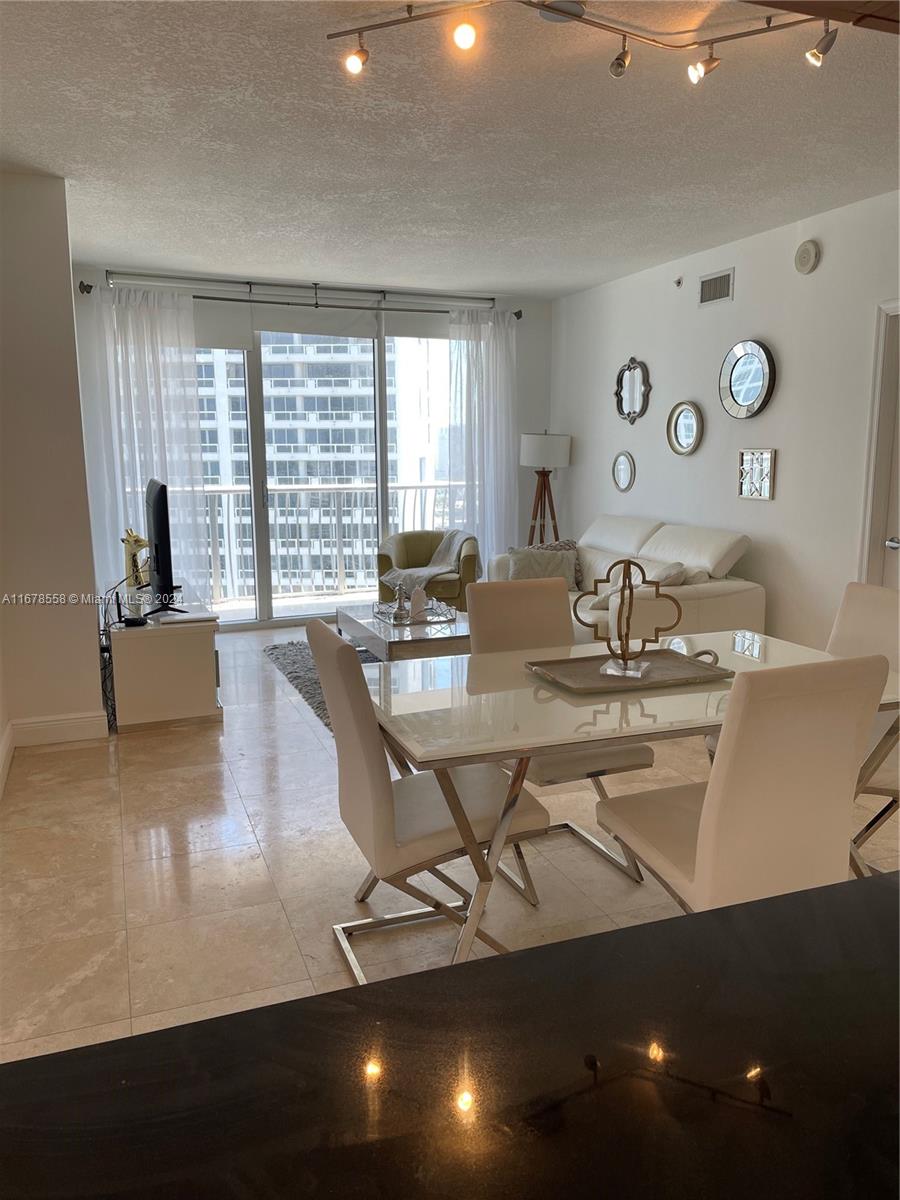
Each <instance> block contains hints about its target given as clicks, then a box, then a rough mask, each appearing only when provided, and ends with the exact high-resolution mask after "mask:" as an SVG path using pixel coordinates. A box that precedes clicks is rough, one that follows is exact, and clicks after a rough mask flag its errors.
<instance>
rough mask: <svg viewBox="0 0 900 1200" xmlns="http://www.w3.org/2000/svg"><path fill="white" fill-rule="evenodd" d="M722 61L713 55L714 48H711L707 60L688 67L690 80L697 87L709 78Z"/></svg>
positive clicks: (704, 59) (702, 59) (701, 60)
mask: <svg viewBox="0 0 900 1200" xmlns="http://www.w3.org/2000/svg"><path fill="white" fill-rule="evenodd" d="M721 61H722V60H721V59H720V58H716V56H715V54H713V48H712V46H710V48H709V54H708V55H707V56H706V58H701V59H700V61H699V62H695V63H691V65H690V66H689V67H688V79H689V80H690V81H691V83H693V84H694V86H696V85H697V84H698V83H700V82H701V81H702V80H704V79H705V78H706V77H707V75H708V74H709V73H710V71H714V70H715V69H716V67H717V66H718V65H719V63H720V62H721Z"/></svg>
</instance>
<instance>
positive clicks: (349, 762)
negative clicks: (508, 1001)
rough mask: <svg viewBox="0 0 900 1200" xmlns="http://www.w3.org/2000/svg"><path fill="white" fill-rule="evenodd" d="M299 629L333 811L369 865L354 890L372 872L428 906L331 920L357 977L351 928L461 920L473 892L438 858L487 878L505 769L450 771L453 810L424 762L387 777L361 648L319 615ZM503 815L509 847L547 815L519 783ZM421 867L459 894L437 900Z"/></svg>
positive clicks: (369, 885) (371, 878)
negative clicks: (310, 662) (331, 745)
mask: <svg viewBox="0 0 900 1200" xmlns="http://www.w3.org/2000/svg"><path fill="white" fill-rule="evenodd" d="M306 635H307V638H308V639H309V645H310V648H311V649H312V653H313V657H314V659H315V662H316V667H317V669H318V672H319V678H320V680H321V684H322V691H323V693H324V696H325V703H326V705H327V706H328V715H329V717H330V718H331V726H332V730H333V732H334V740H335V747H336V750H337V759H338V804H339V807H340V813H341V820H342V821H343V823H344V825H345V826H346V828H347V831H348V832H349V834H350V836H351V837H352V838H353V840H354V842H355V843H356V845H357V846H358V847H359V849H360V851H361V852H362V854H363V855H364V857H365V859H366V862H367V863H368V864H369V867H370V871H369V874H368V875H367V876H366V879H365V880H364V881H363V883H362V885H361V887H360V888H359V890H358V891H357V893H356V899H357V900H358V901H360V902H362V901H364V900H366V899H367V898H368V897H369V895H371V892H372V890H373V888H374V887H375V885H376V884H377V883H378V882H379V880H383V881H384V882H385V883H389V884H390V885H391V886H392V887H395V888H397V889H398V890H399V891H401V892H405V893H406V894H407V895H408V896H412V897H413V899H415V900H417V901H419V902H420V903H421V904H424V905H426V906H427V907H425V908H421V909H415V910H412V911H410V912H403V913H396V914H394V915H392V916H385V917H368V918H365V919H363V920H359V921H349V922H343V923H341V924H338V925H334V926H333V927H332V928H333V930H334V933H335V937H336V938H337V942H338V945H339V947H340V949H341V952H342V953H343V955H344V958H345V959H346V961H347V963H348V965H349V967H350V970H351V971H352V972H353V976H354V978H355V979H356V981H357V982H358V983H365V982H366V978H365V975H364V974H363V971H362V968H361V967H360V964H359V961H358V959H357V957H356V955H355V954H354V953H353V950H352V949H351V946H350V939H351V937H354V936H357V935H359V934H361V933H365V932H370V931H372V930H376V929H386V928H389V927H391V926H393V925H401V924H407V923H409V922H411V921H420V920H424V919H427V918H433V917H435V916H441V917H446V918H447V919H448V920H450V921H452V922H454V923H455V924H457V925H459V926H463V925H464V924H465V921H466V917H467V915H468V912H469V906H470V904H471V903H472V894H471V893H470V892H469V891H468V890H467V889H466V888H464V887H463V886H462V885H461V884H460V883H458V882H457V880H456V879H454V878H453V877H452V876H450V875H447V874H446V873H445V872H443V871H442V870H441V869H440V868H441V866H442V865H444V864H445V863H448V862H450V861H452V860H454V859H458V858H464V857H466V856H468V857H469V859H470V861H471V862H472V865H473V867H474V868H475V871H476V875H477V877H478V880H479V886H483V885H484V882H485V879H486V878H487V880H488V881H489V880H490V875H489V874H488V875H487V876H486V871H485V866H486V859H485V854H484V849H485V847H486V846H488V845H489V844H490V842H491V840H492V838H493V836H494V832H495V830H496V829H497V828H498V822H499V821H500V819H501V814H502V813H503V812H504V807H505V806H506V804H507V798H508V792H509V788H510V779H509V776H508V775H507V774H506V773H505V772H504V771H502V770H501V769H500V768H499V767H497V766H494V765H493V764H490V763H487V764H479V765H475V766H466V767H457V768H454V769H453V770H450V771H448V772H447V774H448V775H449V777H450V780H451V783H452V792H453V793H454V806H455V810H456V811H454V812H451V809H450V807H449V801H448V800H447V799H445V795H444V792H443V791H442V790H441V788H440V786H439V784H438V782H437V780H436V778H435V775H434V773H433V772H431V771H422V772H419V773H417V774H409V775H406V776H404V777H402V778H400V779H396V780H391V777H390V770H389V768H388V762H387V757H386V754H385V747H384V742H383V740H382V737H381V733H380V730H379V727H378V721H377V719H376V717H375V709H374V707H373V704H372V700H371V697H370V695H369V690H368V688H367V686H366V681H365V678H364V676H363V672H362V667H361V666H360V662H359V655H358V654H357V652H356V650H355V649H354V648H353V646H351V645H350V644H349V643H348V642H345V641H344V640H343V638H340V637H338V635H337V634H336V633H334V632H333V631H332V630H331V629H329V628H328V626H327V625H326V624H325V623H324V622H323V621H318V620H316V621H310V622H309V624H308V625H307V627H306ZM507 819H508V820H509V824H508V827H507V836H506V843H507V844H513V843H514V844H515V845H516V847H517V848H518V844H519V843H520V842H522V841H524V840H526V839H527V838H530V837H535V836H537V835H539V834H543V833H544V832H545V831H546V829H547V826H548V824H549V821H550V818H549V816H548V814H547V810H546V809H545V808H544V806H543V805H542V804H540V803H539V802H538V801H537V800H536V799H535V797H534V796H533V795H532V794H531V792H529V791H528V790H527V788H525V787H524V786H523V787H522V788H521V791H520V792H519V797H518V801H517V803H516V804H515V807H514V808H513V809H512V813H511V817H508V818H507ZM519 853H521V850H520V849H519ZM520 865H521V860H520ZM423 873H428V874H430V875H431V876H432V877H433V878H435V879H437V880H438V881H439V882H440V883H442V884H443V885H444V886H445V887H447V888H449V889H450V890H451V891H453V892H455V893H456V894H457V895H458V896H460V897H461V899H460V900H459V901H454V902H452V903H445V902H444V901H442V900H439V899H437V897H435V896H433V895H431V893H430V892H427V891H426V890H425V889H424V888H422V887H420V886H419V885H418V884H415V883H413V882H412V878H413V877H414V876H416V875H419V874H423ZM476 890H477V889H476ZM475 937H477V938H478V939H480V940H481V941H483V942H485V943H486V944H487V945H488V946H490V947H491V949H493V950H495V951H497V952H498V953H505V951H506V947H505V946H504V945H502V943H500V942H498V941H497V939H496V938H493V937H491V936H490V935H489V934H488V933H486V932H485V931H484V930H482V929H480V928H479V929H476V932H475Z"/></svg>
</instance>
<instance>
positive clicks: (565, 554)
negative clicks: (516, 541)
mask: <svg viewBox="0 0 900 1200" xmlns="http://www.w3.org/2000/svg"><path fill="white" fill-rule="evenodd" d="M509 577H510V579H558V578H559V579H564V580H565V581H566V587H567V588H568V589H569V591H570V592H574V591H575V551H574V550H538V549H537V548H536V547H534V546H529V547H528V549H526V550H516V549H515V547H513V548H512V549H511V550H510V551H509Z"/></svg>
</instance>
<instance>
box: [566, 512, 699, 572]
mask: <svg viewBox="0 0 900 1200" xmlns="http://www.w3.org/2000/svg"><path fill="white" fill-rule="evenodd" d="M661 525H662V521H654V520H652V519H651V518H650V517H620V516H616V515H614V514H612V513H601V515H600V516H599V517H597V518H596V520H595V521H593V523H592V524H591V525H589V526H588V528H587V529H586V530H585V531H584V533H583V534H582V535H581V537H580V538H579V539H578V545H579V546H595V547H597V549H599V550H609V551H612V552H613V560H615V559H617V558H622V557H624V556H631V557H634V555H636V554H637V553H639V552H640V551H641V547H642V546H643V545H644V543H645V542H646V541H647V539H648V538H649V537H650V536H651V535H652V534H653V533H655V531H656V530H657V529H659V528H660V526H661ZM651 557H653V558H665V559H666V561H667V562H669V561H670V560H671V559H673V558H679V557H680V555H677V554H672V555H662V554H654V555H652V556H651Z"/></svg>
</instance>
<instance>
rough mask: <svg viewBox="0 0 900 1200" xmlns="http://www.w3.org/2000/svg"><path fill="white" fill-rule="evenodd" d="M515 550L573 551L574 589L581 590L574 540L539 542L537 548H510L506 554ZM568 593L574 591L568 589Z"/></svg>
mask: <svg viewBox="0 0 900 1200" xmlns="http://www.w3.org/2000/svg"><path fill="white" fill-rule="evenodd" d="M516 549H520V550H574V551H575V552H576V554H575V587H576V588H577V589H578V590H579V591H580V590H581V586H582V585H581V562H580V560H579V558H578V553H577V551H578V543H577V542H576V541H575V539H574V538H560V540H559V541H558V542H540V543H539V544H538V545H537V546H519V547H516V546H510V548H509V550H508V551H507V553H508V554H512V552H513V551H514V550H516ZM569 590H570V591H573V590H574V589H572V588H570V589H569Z"/></svg>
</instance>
